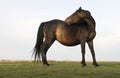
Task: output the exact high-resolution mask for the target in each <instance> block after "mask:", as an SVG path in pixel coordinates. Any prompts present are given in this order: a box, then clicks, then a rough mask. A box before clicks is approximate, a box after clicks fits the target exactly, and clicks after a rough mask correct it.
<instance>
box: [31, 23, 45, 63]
mask: <svg viewBox="0 0 120 78" xmlns="http://www.w3.org/2000/svg"><path fill="white" fill-rule="evenodd" d="M43 27H44V23H41V25H40V26H39V29H38V33H37V40H36V44H35V47H34V52H33V54H34V60H35V61H37V62H38V61H39V60H40V56H41V51H40V46H41V45H42V43H43V38H44V35H43Z"/></svg>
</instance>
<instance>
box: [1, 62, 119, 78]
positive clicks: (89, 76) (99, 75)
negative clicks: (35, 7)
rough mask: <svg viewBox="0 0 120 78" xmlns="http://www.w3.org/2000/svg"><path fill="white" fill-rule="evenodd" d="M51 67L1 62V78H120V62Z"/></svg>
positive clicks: (61, 63)
mask: <svg viewBox="0 0 120 78" xmlns="http://www.w3.org/2000/svg"><path fill="white" fill-rule="evenodd" d="M49 63H50V64H51V66H50V67H44V66H42V64H41V63H38V64H36V63H33V62H0V78H120V62H99V64H100V67H97V68H96V67H94V66H92V64H91V63H90V62H87V65H88V66H87V67H85V68H83V67H82V66H81V64H80V63H79V62H55V61H51V62H49Z"/></svg>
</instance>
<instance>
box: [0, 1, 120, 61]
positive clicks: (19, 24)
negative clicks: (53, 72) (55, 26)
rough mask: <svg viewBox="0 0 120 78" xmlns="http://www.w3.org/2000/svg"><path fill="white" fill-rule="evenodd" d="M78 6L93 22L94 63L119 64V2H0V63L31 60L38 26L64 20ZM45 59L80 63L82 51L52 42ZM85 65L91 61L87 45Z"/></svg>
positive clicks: (75, 47) (78, 46)
mask: <svg viewBox="0 0 120 78" xmlns="http://www.w3.org/2000/svg"><path fill="white" fill-rule="evenodd" d="M80 6H81V7H82V8H83V9H85V10H89V11H90V12H91V14H92V16H93V17H94V19H95V21H96V32H97V35H96V38H95V39H94V48H95V53H96V59H97V60H98V61H120V0H0V60H33V57H32V50H33V48H34V45H35V42H36V36H37V30H38V27H39V25H40V23H42V22H45V21H49V20H53V19H60V20H65V19H66V18H67V17H68V16H69V15H71V14H72V13H74V12H75V11H76V10H77V9H78V8H79V7H80ZM47 57H48V60H62V61H65V60H70V61H81V57H82V56H81V47H80V45H77V46H74V47H67V46H63V45H61V44H60V43H58V42H57V41H55V42H54V44H53V45H52V46H51V47H50V49H49V50H48V52H47ZM86 61H92V57H91V54H90V51H89V48H88V46H87V44H86Z"/></svg>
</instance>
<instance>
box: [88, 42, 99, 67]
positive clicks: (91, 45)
mask: <svg viewBox="0 0 120 78" xmlns="http://www.w3.org/2000/svg"><path fill="white" fill-rule="evenodd" d="M87 43H88V46H89V48H90V51H91V54H92V58H93V65H95V66H99V65H98V64H97V62H96V58H95V51H94V48H93V40H91V41H89V42H87Z"/></svg>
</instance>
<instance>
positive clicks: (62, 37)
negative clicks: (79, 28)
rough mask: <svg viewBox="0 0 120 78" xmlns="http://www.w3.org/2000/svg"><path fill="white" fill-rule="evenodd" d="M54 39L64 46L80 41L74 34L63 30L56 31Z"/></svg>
mask: <svg viewBox="0 0 120 78" xmlns="http://www.w3.org/2000/svg"><path fill="white" fill-rule="evenodd" d="M56 40H57V41H59V42H60V43H61V44H63V45H66V46H75V45H78V44H79V43H80V41H79V40H78V38H77V37H76V35H75V34H69V33H66V32H64V31H62V32H61V31H57V32H56Z"/></svg>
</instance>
